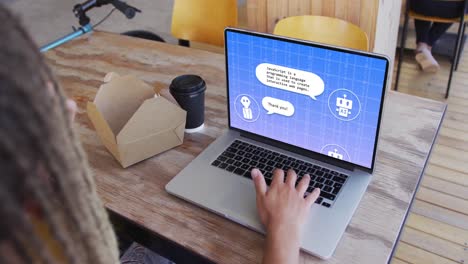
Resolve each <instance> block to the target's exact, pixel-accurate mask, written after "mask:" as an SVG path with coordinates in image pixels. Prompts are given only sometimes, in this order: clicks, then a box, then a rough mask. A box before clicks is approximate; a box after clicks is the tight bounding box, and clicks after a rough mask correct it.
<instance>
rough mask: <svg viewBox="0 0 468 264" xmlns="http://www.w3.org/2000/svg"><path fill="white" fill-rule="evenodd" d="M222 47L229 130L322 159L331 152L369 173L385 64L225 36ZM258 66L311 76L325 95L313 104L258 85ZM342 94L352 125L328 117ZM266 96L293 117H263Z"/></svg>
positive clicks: (271, 41)
mask: <svg viewBox="0 0 468 264" xmlns="http://www.w3.org/2000/svg"><path fill="white" fill-rule="evenodd" d="M226 45H227V52H228V54H227V56H228V82H229V83H228V85H229V107H230V109H231V112H230V120H231V126H232V127H235V128H239V129H242V130H245V131H248V132H251V133H255V134H259V135H262V136H265V137H268V138H271V139H275V140H278V141H282V142H285V143H288V144H291V145H295V146H298V147H301V148H304V149H307V150H312V151H314V152H318V153H323V154H325V155H328V154H330V152H329V151H336V152H338V153H341V154H342V155H343V159H344V160H347V161H349V162H351V163H354V164H357V165H361V166H363V167H367V168H370V167H371V165H372V158H373V152H374V143H375V137H376V132H377V125H378V118H379V110H380V104H381V96H382V92H383V90H384V88H383V85H384V83H385V78H386V76H385V70H386V64H387V62H386V60H384V59H379V58H370V57H367V56H363V55H358V54H351V53H345V52H339V51H334V50H329V49H323V48H318V47H311V46H305V45H301V44H297V43H290V42H286V41H279V40H274V39H267V38H264V37H258V36H252V35H248V34H243V33H238V32H231V31H228V32H227V41H226ZM261 63H270V64H274V65H279V66H284V67H289V68H293V69H298V70H303V71H307V72H312V73H314V74H316V75H318V76H319V77H320V78H321V79H322V80H323V81H324V83H325V90H324V92H323V93H322V94H320V95H318V96H317V97H316V98H317V100H313V99H312V98H310V97H309V96H306V95H303V94H298V93H294V92H290V91H286V90H282V89H277V88H273V87H269V86H267V85H264V84H262V83H261V82H260V81H259V80H258V79H257V77H256V73H255V70H256V67H257V66H258V65H259V64H261ZM342 89H345V90H342ZM337 90H339V91H337ZM334 91H335V93H334ZM342 91H350V92H342ZM344 93H346V94H347V96H348V97H347V98H348V99H352V100H353V109H351V111H352V113H353V116H350V117H354V118H353V119H352V120H346V118H342V117H340V116H339V115H338V112H335V113H332V111H337V106H336V105H335V104H336V97H342V96H343V94H344ZM353 94H354V95H355V96H357V99H358V100H356V98H355V96H354V95H353ZM243 96H247V97H248V98H249V99H250V100H251V101H252V102H251V104H250V109H251V111H252V116H253V118H252V119H251V120H246V119H244V118H243V112H242V109H243V104H242V103H241V102H240V99H241V98H242V97H243ZM266 96H269V97H273V98H277V99H281V100H285V101H288V102H290V103H291V104H292V105H293V106H294V108H295V112H294V114H293V115H292V116H290V117H287V116H283V115H280V114H267V111H266V110H265V109H264V108H263V106H262V99H263V98H264V97H266ZM330 96H331V97H330ZM337 116H338V118H337ZM339 118H342V119H339Z"/></svg>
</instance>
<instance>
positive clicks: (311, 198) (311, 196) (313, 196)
mask: <svg viewBox="0 0 468 264" xmlns="http://www.w3.org/2000/svg"><path fill="white" fill-rule="evenodd" d="M319 196H320V189H319V188H315V189H314V190H313V191H312V193H311V194H309V195H308V196H307V197H306V199H305V200H306V202H307V204H308V205H309V206H312V204H314V203H315V200H317V198H318V197H319Z"/></svg>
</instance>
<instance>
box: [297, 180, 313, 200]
mask: <svg viewBox="0 0 468 264" xmlns="http://www.w3.org/2000/svg"><path fill="white" fill-rule="evenodd" d="M309 183H310V175H309V174H306V175H304V177H302V180H300V181H299V184H298V185H297V187H296V189H297V191H298V192H299V194H300V195H301V196H302V197H304V193H305V192H306V190H307V187H309Z"/></svg>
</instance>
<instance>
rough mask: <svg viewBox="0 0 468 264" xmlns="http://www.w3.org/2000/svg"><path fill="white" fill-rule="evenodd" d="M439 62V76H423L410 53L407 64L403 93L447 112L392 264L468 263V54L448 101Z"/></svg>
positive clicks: (444, 63) (445, 63) (445, 64)
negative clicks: (441, 104)
mask: <svg viewBox="0 0 468 264" xmlns="http://www.w3.org/2000/svg"><path fill="white" fill-rule="evenodd" d="M437 59H438V61H439V63H440V64H441V70H440V71H439V72H438V73H436V74H426V73H422V72H421V71H420V69H419V67H418V65H417V64H416V62H415V60H414V55H413V54H412V53H411V52H407V53H405V57H404V60H403V61H404V62H403V66H402V71H401V75H400V83H399V86H398V87H399V88H398V90H399V91H401V92H404V93H408V94H413V95H417V96H422V97H426V98H431V99H434V100H439V101H446V102H447V103H448V109H447V113H446V115H445V119H444V121H443V123H442V128H441V130H440V134H439V137H438V139H437V142H436V145H435V146H434V149H433V151H432V155H431V158H430V160H429V164H428V167H427V168H426V172H425V175H424V176H423V179H422V182H421V186H420V188H419V190H418V192H417V193H416V199H415V201H414V204H413V206H412V208H411V210H410V214H409V217H408V220H407V222H406V224H405V226H404V229H403V233H402V235H401V237H400V241H399V243H398V246H397V249H396V252H395V255H394V257H393V259H392V261H391V263H395V264H400V263H414V264H418V263H468V249H467V248H468V50H467V49H466V47H465V53H464V56H463V57H462V59H461V61H460V65H459V68H458V71H457V72H455V74H454V77H453V80H452V88H451V94H450V97H449V98H448V99H447V100H445V99H444V95H445V89H446V87H447V80H448V75H449V69H450V63H449V60H448V58H446V57H440V58H437ZM395 68H396V64H395ZM395 75H396V71H395V74H394V75H393V76H395ZM393 87H394V86H393V85H392V88H393Z"/></svg>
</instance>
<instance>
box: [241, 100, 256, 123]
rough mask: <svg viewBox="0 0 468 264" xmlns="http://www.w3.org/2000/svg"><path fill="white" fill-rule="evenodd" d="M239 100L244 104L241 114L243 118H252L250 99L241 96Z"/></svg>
mask: <svg viewBox="0 0 468 264" xmlns="http://www.w3.org/2000/svg"><path fill="white" fill-rule="evenodd" d="M240 101H241V104H242V105H243V106H244V107H243V108H242V114H243V116H244V118H245V119H247V120H252V118H253V115H252V109H251V108H250V99H249V98H248V97H247V96H242V98H241V100H240Z"/></svg>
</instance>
